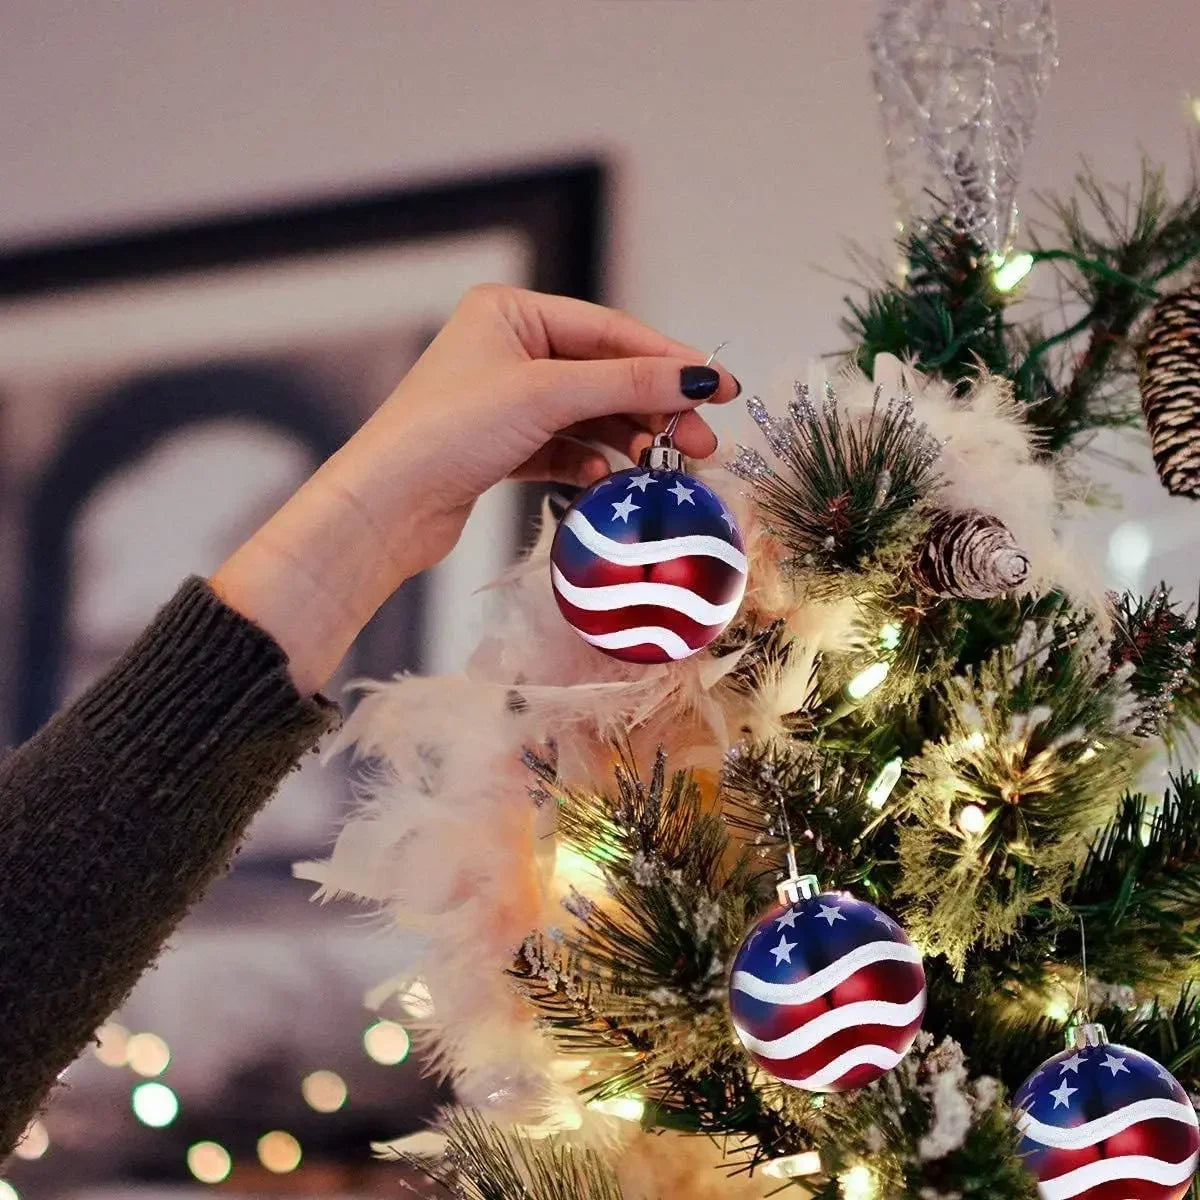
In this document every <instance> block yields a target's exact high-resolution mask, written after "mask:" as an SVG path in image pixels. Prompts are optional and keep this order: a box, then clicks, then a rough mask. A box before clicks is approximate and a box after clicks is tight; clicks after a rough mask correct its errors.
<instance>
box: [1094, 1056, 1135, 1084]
mask: <svg viewBox="0 0 1200 1200" xmlns="http://www.w3.org/2000/svg"><path fill="white" fill-rule="evenodd" d="M1100 1065H1101V1066H1102V1067H1107V1068H1108V1069H1109V1070H1110V1071H1111V1072H1112V1073H1113V1078H1114V1079H1116V1077H1117V1076H1118V1075H1120V1073H1121V1072H1122V1071H1124V1072H1125V1074H1126V1075H1128V1074H1129V1068H1128V1067H1127V1066H1126V1065H1125V1060H1124V1059H1123V1058H1117V1057H1116V1056H1115V1055H1113V1054H1109V1055H1106V1056H1105V1059H1104V1061H1103V1062H1102V1063H1101V1064H1100Z"/></svg>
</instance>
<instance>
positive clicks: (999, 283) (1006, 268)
mask: <svg viewBox="0 0 1200 1200" xmlns="http://www.w3.org/2000/svg"><path fill="white" fill-rule="evenodd" d="M997 260H999V261H997ZM1033 262H1034V259H1033V255H1032V254H1028V253H1021V254H1013V255H1010V256H1009V257H1008V258H1000V256H999V255H996V256H994V257H993V259H992V263H993V265H994V266H995V270H993V271H992V287H994V288H995V289H996V291H998V292H1011V291H1012V290H1013V288H1015V287H1016V286H1017V284H1018V283H1020V282H1021V280H1022V279H1024V278H1025V276H1026V275H1028V274H1029V272H1030V271H1032V270H1033Z"/></svg>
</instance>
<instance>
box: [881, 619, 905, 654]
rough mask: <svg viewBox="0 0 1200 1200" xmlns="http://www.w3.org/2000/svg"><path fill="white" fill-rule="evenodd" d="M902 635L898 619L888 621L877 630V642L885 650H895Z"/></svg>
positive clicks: (902, 631)
mask: <svg viewBox="0 0 1200 1200" xmlns="http://www.w3.org/2000/svg"><path fill="white" fill-rule="evenodd" d="M903 636H904V630H903V629H901V628H900V623H899V622H898V621H889V622H888V623H887V624H886V625H885V626H884V627H883V628H882V629H881V630H880V631H879V644H880V645H881V646H882V647H883V648H884V649H885V650H895V649H896V648H897V647H898V646H899V645H900V640H901V638H902V637H903Z"/></svg>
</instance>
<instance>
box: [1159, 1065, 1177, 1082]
mask: <svg viewBox="0 0 1200 1200" xmlns="http://www.w3.org/2000/svg"><path fill="white" fill-rule="evenodd" d="M1158 1077H1159V1079H1161V1080H1162V1081H1163V1083H1174V1082H1175V1077H1174V1076H1173V1075H1172V1074H1171V1072H1170V1071H1168V1070H1167V1068H1166V1067H1164V1066H1163V1065H1162V1063H1159V1064H1158Z"/></svg>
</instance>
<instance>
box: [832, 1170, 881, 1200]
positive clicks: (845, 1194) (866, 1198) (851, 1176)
mask: <svg viewBox="0 0 1200 1200" xmlns="http://www.w3.org/2000/svg"><path fill="white" fill-rule="evenodd" d="M838 1183H839V1184H841V1187H842V1200H875V1195H876V1193H875V1179H874V1177H873V1176H872V1175H871V1171H870V1168H868V1167H864V1166H858V1167H851V1168H850V1170H849V1171H847V1172H846V1173H845V1174H844V1175H840V1176H839V1177H838Z"/></svg>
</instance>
